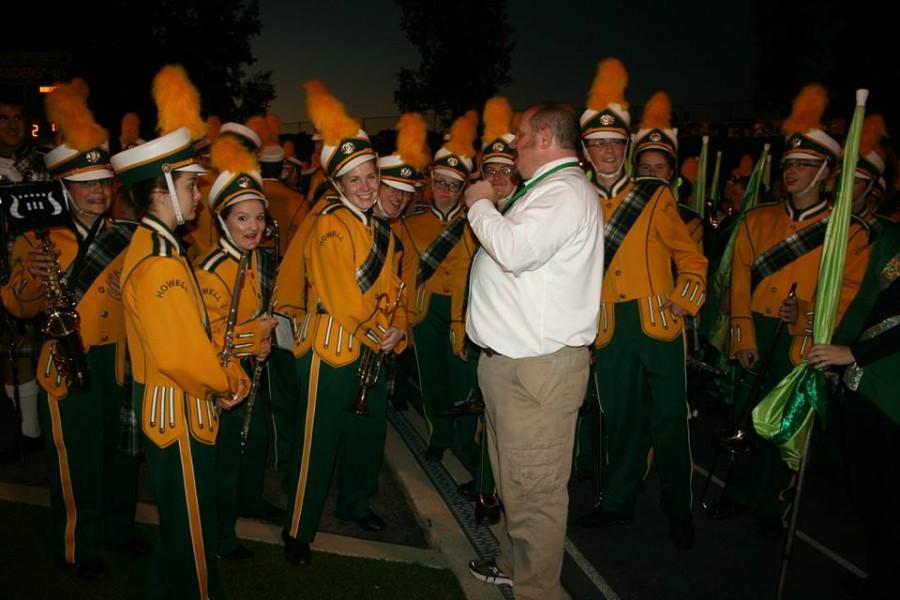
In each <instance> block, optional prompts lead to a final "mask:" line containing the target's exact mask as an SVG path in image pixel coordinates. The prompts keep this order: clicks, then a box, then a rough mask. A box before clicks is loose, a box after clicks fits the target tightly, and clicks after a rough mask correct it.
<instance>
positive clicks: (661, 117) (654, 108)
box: [641, 92, 672, 129]
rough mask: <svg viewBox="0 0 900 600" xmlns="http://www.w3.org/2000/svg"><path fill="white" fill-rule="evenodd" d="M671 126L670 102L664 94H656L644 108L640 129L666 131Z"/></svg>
mask: <svg viewBox="0 0 900 600" xmlns="http://www.w3.org/2000/svg"><path fill="white" fill-rule="evenodd" d="M671 126H672V100H671V99H669V95H668V94H667V93H665V92H656V93H655V94H653V95H652V96H650V99H649V100H647V105H646V106H644V120H643V121H641V129H668V128H669V127H671Z"/></svg>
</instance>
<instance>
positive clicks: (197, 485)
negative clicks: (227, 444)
mask: <svg viewBox="0 0 900 600" xmlns="http://www.w3.org/2000/svg"><path fill="white" fill-rule="evenodd" d="M153 91H154V96H155V99H156V104H157V107H158V109H159V115H160V118H159V121H160V123H159V130H160V132H161V133H162V135H161V136H160V137H159V138H157V139H155V140H152V141H150V142H147V143H145V144H142V145H140V146H136V147H134V148H131V149H129V150H125V151H124V152H120V153H119V154H116V155H114V156H113V157H112V159H111V162H112V165H113V167H114V168H115V170H116V173H117V174H118V176H119V177H120V178H121V179H122V181H123V183H125V184H126V185H128V186H129V191H130V194H131V198H132V200H133V202H134V204H135V206H136V208H137V210H138V214H139V215H140V216H141V217H142V218H141V222H140V225H139V226H138V228H137V230H136V231H135V233H134V236H133V238H132V240H131V244H130V245H129V247H128V249H127V250H126V255H125V265H124V267H123V270H122V276H121V285H122V302H123V304H124V307H125V326H126V333H127V336H128V351H129V353H130V355H131V360H132V366H133V373H134V404H135V412H136V417H137V422H138V423H140V426H141V431H142V442H143V448H144V453H145V455H146V457H147V466H148V469H149V474H150V479H151V481H152V482H153V487H154V491H155V496H156V503H157V507H158V509H159V542H158V545H157V548H156V553H155V556H154V560H153V563H152V566H151V570H150V577H149V579H148V581H147V583H146V584H145V586H144V591H145V596H146V597H152V598H196V599H203V600H205V599H207V598H209V599H211V600H216V599H219V598H222V597H223V595H224V592H223V590H222V583H221V581H220V579H219V574H218V570H217V568H216V554H215V553H216V548H217V537H218V530H217V523H216V519H215V515H216V494H215V491H216V484H215V477H216V471H215V462H216V447H215V443H216V436H217V434H218V432H219V417H218V415H217V410H216V409H217V408H221V409H224V410H228V409H231V408H232V407H234V406H235V405H236V404H238V403H239V402H241V401H242V400H243V399H244V397H245V396H246V394H247V392H248V391H249V387H250V382H249V380H248V378H247V375H246V374H245V373H244V372H243V370H242V369H241V366H240V364H239V362H238V360H237V359H235V358H233V357H231V358H230V360H226V361H223V362H225V364H224V365H223V364H220V357H219V353H218V348H217V347H216V345H215V343H214V342H213V341H212V339H211V328H210V323H209V320H208V318H207V315H206V310H205V309H204V305H203V297H202V294H201V293H200V286H199V285H198V284H197V281H196V279H195V277H194V273H193V270H192V269H191V265H190V263H189V262H188V260H187V257H186V256H185V255H184V252H183V249H182V247H181V244H180V243H179V241H178V238H177V237H176V234H175V233H174V231H175V228H176V227H177V226H178V225H181V224H183V223H185V222H187V221H190V220H191V219H193V218H194V217H195V216H196V211H197V205H198V203H199V202H200V190H199V188H198V178H199V175H200V173H201V172H203V169H202V167H200V166H199V165H197V164H196V163H195V162H194V156H193V155H194V152H193V146H192V145H191V140H192V139H199V138H200V137H202V135H203V133H204V129H205V125H204V123H203V121H202V120H201V119H200V116H199V112H200V100H199V94H198V93H197V90H196V89H195V88H194V87H193V85H192V84H191V82H190V81H189V80H188V79H187V74H186V73H185V72H184V69H183V68H181V67H177V66H167V67H164V68H163V69H162V71H160V73H159V74H157V76H156V78H155V79H154V82H153ZM226 350H228V349H227V348H226ZM229 352H230V350H229ZM229 352H226V353H225V354H226V357H225V358H226V359H227V358H229V357H228V356H227V354H228V353H229Z"/></svg>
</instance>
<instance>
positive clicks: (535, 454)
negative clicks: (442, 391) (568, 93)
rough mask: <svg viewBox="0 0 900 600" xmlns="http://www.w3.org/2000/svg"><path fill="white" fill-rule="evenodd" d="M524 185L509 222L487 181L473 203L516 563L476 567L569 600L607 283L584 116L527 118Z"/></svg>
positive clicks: (476, 294)
mask: <svg viewBox="0 0 900 600" xmlns="http://www.w3.org/2000/svg"><path fill="white" fill-rule="evenodd" d="M515 133H516V138H515V140H514V142H513V143H514V146H515V148H516V150H517V152H518V156H517V159H516V167H517V168H518V171H519V174H520V175H521V177H522V179H523V181H524V186H523V188H522V189H520V190H519V192H517V193H516V194H515V195H513V197H512V199H511V200H510V202H509V204H508V205H507V207H506V209H505V210H504V212H503V213H502V214H501V213H500V212H499V211H498V210H497V208H496V206H495V203H496V202H497V200H498V198H495V193H494V192H493V189H492V187H491V185H490V183H488V182H486V181H482V182H478V183H476V184H474V185H473V186H471V187H470V188H469V189H468V190H467V191H466V194H465V202H466V205H467V206H468V207H469V212H468V219H469V223H470V224H471V226H472V231H474V233H475V235H476V237H477V238H478V240H479V241H480V242H481V249H480V250H479V252H478V253H477V254H476V256H475V258H474V262H473V265H472V271H471V279H470V288H469V292H470V293H469V303H468V313H467V317H466V333H467V334H468V335H469V337H470V339H471V340H472V341H473V342H474V343H475V344H477V345H478V346H481V347H482V348H483V349H484V352H483V353H482V355H481V359H480V361H479V363H478V382H479V384H480V386H481V389H482V392H483V394H484V400H485V417H486V426H487V428H488V433H489V435H488V436H487V439H488V440H489V444H488V451H489V453H490V458H491V466H492V468H493V469H494V473H495V476H496V480H497V489H498V490H499V493H500V497H501V499H502V500H503V504H504V506H505V508H506V524H507V530H508V533H509V537H510V541H511V543H512V557H511V560H510V564H508V565H498V564H496V563H495V562H494V561H493V560H488V561H472V562H471V563H470V564H469V569H470V571H471V572H472V574H473V575H474V576H475V577H477V578H479V579H481V580H482V581H488V582H491V583H497V584H512V585H514V586H515V593H516V598H517V599H518V600H530V599H537V598H540V599H541V600H557V599H560V598H563V599H565V598H569V594H568V593H566V591H565V590H564V589H563V587H562V585H561V583H560V580H559V577H560V571H561V570H562V561H563V543H564V540H565V533H566V517H567V514H568V505H569V496H568V491H567V487H566V486H567V483H568V480H569V473H570V470H571V466H572V447H573V444H574V440H575V425H576V421H577V419H578V408H579V407H580V406H581V403H582V401H583V399H584V394H585V389H586V386H587V380H588V373H589V368H590V367H589V351H588V349H587V347H588V346H590V345H591V344H592V343H593V341H594V338H595V337H596V334H597V319H598V315H599V308H600V304H599V300H598V299H599V298H600V285H601V282H602V280H603V222H602V216H601V212H600V204H599V203H598V201H597V193H596V192H595V191H594V189H593V186H591V184H590V182H589V181H588V180H587V178H586V177H585V176H584V173H583V171H582V170H581V168H580V167H579V165H578V158H577V154H576V150H575V148H576V144H577V143H578V141H579V127H578V117H577V115H576V114H575V112H574V111H572V110H571V108H569V107H567V106H564V105H556V104H541V105H537V106H533V107H531V108H530V109H528V110H527V111H526V112H525V114H524V115H523V116H522V119H521V121H520V123H519V126H518V129H517V131H516V132H515Z"/></svg>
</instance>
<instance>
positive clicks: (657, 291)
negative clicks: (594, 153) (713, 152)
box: [595, 178, 707, 348]
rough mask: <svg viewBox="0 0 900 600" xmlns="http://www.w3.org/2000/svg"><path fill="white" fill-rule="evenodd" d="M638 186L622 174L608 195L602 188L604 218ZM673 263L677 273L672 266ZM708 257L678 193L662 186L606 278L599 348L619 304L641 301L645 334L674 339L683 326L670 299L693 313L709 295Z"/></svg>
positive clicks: (610, 329) (609, 335) (612, 328)
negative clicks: (680, 207)
mask: <svg viewBox="0 0 900 600" xmlns="http://www.w3.org/2000/svg"><path fill="white" fill-rule="evenodd" d="M633 188H634V182H633V181H631V180H629V179H627V178H622V179H621V180H620V181H619V182H617V183H616V184H614V185H613V187H612V189H611V190H610V192H609V193H607V191H606V190H604V189H602V188H599V194H600V205H601V207H602V209H603V221H604V223H608V222H609V220H610V219H611V218H612V216H613V214H614V213H615V211H616V209H617V208H618V207H619V205H620V204H621V203H622V201H623V200H624V199H625V197H626V196H627V195H628V194H629V193H630V192H631V190H632V189H633ZM673 262H674V267H675V268H674V270H675V274H673V272H672V271H673V269H672V265H673ZM706 267H707V260H706V257H705V256H703V253H702V252H701V251H700V249H699V248H698V247H697V243H696V242H695V240H694V239H692V237H691V234H690V232H689V231H688V227H687V225H685V223H684V221H683V220H682V218H681V215H680V214H679V212H678V206H677V204H676V203H675V197H674V196H673V195H672V191H671V190H670V189H669V188H668V187H666V186H665V185H661V186H660V187H659V189H657V191H656V192H654V194H653V196H652V197H651V198H650V200H649V201H648V202H647V205H646V206H644V210H643V211H641V214H640V216H638V218H637V220H636V221H635V222H634V224H633V225H632V227H631V229H630V230H629V232H628V235H626V236H625V239H624V241H623V242H622V244H621V245H620V246H619V250H618V252H616V255H615V257H614V258H613V260H612V262H611V263H610V264H609V268H608V269H607V270H606V273H605V274H604V276H603V291H602V292H601V294H600V296H601V302H600V323H599V328H598V333H597V339H596V341H595V346H596V347H597V348H602V347H604V346H606V345H607V344H608V343H609V342H610V340H612V337H613V334H614V333H615V327H616V319H615V305H616V304H618V303H621V302H629V301H631V300H637V302H638V309H639V311H640V315H641V329H642V331H643V333H644V335H646V336H648V337H651V338H653V339H657V340H661V341H672V340H674V339H676V338H677V337H678V336H680V335H681V333H682V330H683V329H684V323H683V320H682V319H679V318H677V317H675V316H674V315H673V314H672V312H671V311H670V310H669V309H663V306H664V305H665V304H666V302H667V301H669V300H671V301H672V302H673V303H674V304H677V305H678V306H680V307H681V308H683V309H685V310H686V311H687V313H688V314H689V315H691V316H694V315H696V314H697V312H698V311H699V310H700V307H701V306H703V301H704V300H705V298H706Z"/></svg>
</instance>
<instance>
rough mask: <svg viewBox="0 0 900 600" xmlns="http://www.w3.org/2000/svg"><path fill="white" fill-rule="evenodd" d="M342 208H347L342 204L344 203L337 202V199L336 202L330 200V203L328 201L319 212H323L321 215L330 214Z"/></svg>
mask: <svg viewBox="0 0 900 600" xmlns="http://www.w3.org/2000/svg"><path fill="white" fill-rule="evenodd" d="M342 208H347V207H346V206H344V203H343V202H339V201H337V202H330V203H328V204H326V205H325V208H323V209H322V213H321V214H323V215H330V214H331V213H333V212H335V211H336V210H340V209H342Z"/></svg>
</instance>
